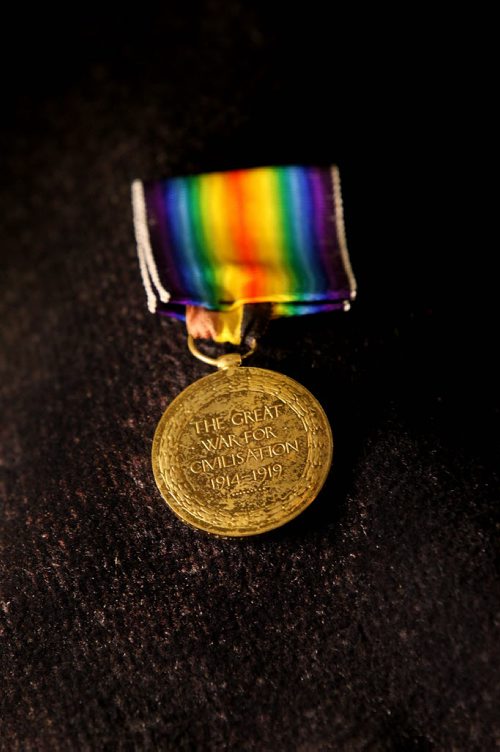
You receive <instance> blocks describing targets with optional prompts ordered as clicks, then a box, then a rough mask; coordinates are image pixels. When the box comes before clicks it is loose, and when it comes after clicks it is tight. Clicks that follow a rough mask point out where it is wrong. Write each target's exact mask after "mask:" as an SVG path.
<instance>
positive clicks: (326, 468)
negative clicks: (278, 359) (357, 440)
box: [151, 366, 335, 538]
mask: <svg viewBox="0 0 500 752" xmlns="http://www.w3.org/2000/svg"><path fill="white" fill-rule="evenodd" d="M225 371H234V372H243V371H259V372H261V373H269V374H272V375H273V376H274V375H278V376H280V377H281V378H284V379H287V380H288V381H290V382H292V384H296V385H297V386H298V387H299V389H300V390H304V391H305V392H307V394H308V395H309V396H310V398H312V400H313V401H314V402H315V403H316V406H317V408H318V410H319V412H320V414H321V415H322V416H323V421H324V424H325V427H326V429H327V433H328V442H327V444H328V459H327V462H325V463H324V464H323V465H322V467H323V470H322V474H321V475H320V476H319V481H318V482H317V484H316V491H315V493H313V494H312V495H311V496H310V497H308V498H307V499H306V500H305V501H304V500H303V501H302V503H301V504H299V505H298V507H297V509H295V510H293V512H292V513H290V514H287V515H286V516H284V517H283V518H281V519H280V520H279V521H278V522H273V523H272V524H270V525H266V526H264V527H260V528H259V529H253V530H252V529H250V530H241V531H238V530H234V529H226V528H220V527H217V526H216V525H213V524H210V523H208V522H207V523H203V522H202V523H201V524H199V523H198V520H196V522H195V521H192V520H191V517H192V515H190V514H189V512H186V511H185V510H183V512H182V513H181V512H180V511H178V510H177V509H176V507H175V506H174V505H173V504H172V503H171V501H170V500H173V502H174V504H175V505H179V506H180V504H179V501H178V499H177V498H176V497H175V495H174V494H173V493H172V492H171V491H170V489H169V488H168V486H167V485H166V483H165V482H164V481H163V478H162V474H161V469H160V464H159V459H158V458H159V451H158V448H159V444H160V442H161V439H162V436H163V428H164V425H165V423H166V421H167V420H168V415H169V413H170V412H171V411H172V410H173V409H174V406H175V404H176V403H177V402H178V401H180V400H181V398H182V399H184V398H185V397H186V396H187V393H189V392H190V391H191V390H193V389H195V388H198V387H199V386H200V385H201V384H202V383H203V382H204V381H207V380H209V381H212V380H213V379H217V378H221V377H222V374H223V373H224V372H225ZM334 446H335V443H334V438H333V432H332V427H331V425H330V421H329V419H328V416H327V414H326V412H325V410H324V408H323V406H322V405H321V403H320V402H319V400H318V399H317V398H316V397H315V396H314V394H312V392H311V391H310V390H309V389H308V388H307V387H305V386H304V385H303V384H301V383H300V382H299V381H297V379H294V378H292V377H291V376H288V375H287V374H283V373H281V372H280V371H274V370H271V369H270V368H259V367H256V366H235V367H231V368H229V369H224V370H222V369H221V370H219V371H215V372H214V373H209V374H207V375H206V376H202V377H201V378H199V379H197V380H196V381H194V382H193V383H192V384H189V385H188V386H187V387H186V388H185V389H183V390H182V391H181V392H179V394H178V395H176V396H175V397H174V399H173V400H172V401H171V402H170V403H169V404H168V405H167V407H166V408H165V410H164V412H163V414H162V416H161V418H160V420H159V421H158V424H157V426H156V429H155V432H154V435H153V441H152V446H151V464H152V467H153V475H154V479H155V483H156V486H157V488H158V490H159V492H160V494H161V496H162V498H163V500H164V502H165V503H166V504H167V506H168V507H169V509H171V510H172V512H173V513H174V514H175V515H176V517H177V518H178V519H180V520H181V521H182V522H184V523H185V524H187V525H189V527H191V528H192V529H194V530H202V531H203V532H206V533H210V534H211V535H216V536H218V537H221V538H243V537H249V536H254V535H260V534H261V533H266V532H270V531H271V530H275V529H277V528H279V527H282V526H283V525H286V524H287V523H288V522H291V521H292V520H293V519H295V517H298V516H299V515H300V514H302V512H304V511H305V510H306V509H307V507H309V506H310V505H311V504H312V502H313V501H315V499H317V497H318V496H319V494H320V492H321V490H322V489H323V487H324V485H325V483H326V480H327V478H328V475H329V474H330V470H331V466H332V461H333V452H334ZM193 520H194V518H193Z"/></svg>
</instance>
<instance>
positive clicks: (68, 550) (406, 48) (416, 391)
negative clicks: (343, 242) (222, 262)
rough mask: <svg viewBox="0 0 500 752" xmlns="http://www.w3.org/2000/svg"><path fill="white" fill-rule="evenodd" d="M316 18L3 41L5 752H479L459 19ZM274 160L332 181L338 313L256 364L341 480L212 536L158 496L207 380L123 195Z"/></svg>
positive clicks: (484, 609)
mask: <svg viewBox="0 0 500 752" xmlns="http://www.w3.org/2000/svg"><path fill="white" fill-rule="evenodd" d="M330 10H331V11H333V14H334V15H333V20H330V19H329V17H328V15H327V14H321V13H320V12H319V11H318V10H317V9H316V8H315V7H314V6H312V5H309V6H308V7H301V8H300V10H297V11H293V10H291V9H290V8H287V7H286V6H278V5H277V4H276V5H275V6H273V8H271V9H269V7H266V5H264V4H263V5H260V4H253V5H251V4H244V3H242V2H240V1H239V0H235V2H231V3H223V2H221V1H220V0H209V1H207V2H200V3H185V4H184V5H183V4H181V3H179V4H177V5H175V6H174V5H172V4H167V5H166V6H165V5H164V6H163V9H162V10H158V9H157V8H155V7H154V6H149V7H148V8H147V9H139V8H138V7H136V8H134V9H133V10H130V11H126V10H123V9H122V10H120V13H119V14H113V13H112V12H111V10H108V11H107V12H104V11H103V10H102V9H101V10H99V11H94V10H93V9H92V8H91V7H88V8H86V10H85V11H83V10H80V11H78V10H75V9H73V10H71V12H70V11H59V12H58V13H57V14H56V13H52V14H50V13H49V14H48V11H47V9H46V8H43V10H42V9H40V10H38V11H31V12H30V13H28V12H27V11H26V10H25V9H24V7H20V8H19V9H17V10H16V9H15V8H14V9H11V10H10V12H9V14H8V17H7V18H6V19H5V24H4V41H3V44H2V51H1V63H2V71H3V74H4V76H3V77H4V83H3V94H2V96H3V103H4V114H3V116H2V127H1V135H0V153H1V175H0V180H1V194H0V198H1V261H2V297H1V335H2V356H1V357H2V359H1V382H0V395H1V399H2V408H1V409H2V413H1V416H2V420H1V424H2V426H1V428H2V454H1V459H2V469H1V473H2V475H1V477H2V499H3V502H2V516H1V540H2V555H1V561H0V578H1V582H0V584H1V590H2V592H1V597H0V607H1V608H0V651H1V652H0V661H1V673H2V680H1V703H2V706H1V721H0V723H1V733H0V739H1V741H0V746H1V749H2V750H9V751H10V750H114V749H117V750H118V749H120V750H135V749H137V750H167V751H170V750H175V751H178V750H179V751H180V750H237V751H238V752H240V751H243V750H249V751H250V750H252V751H253V750H255V751H258V752H264V751H265V752H267V751H268V750H272V751H273V752H288V751H294V752H295V751H297V752H316V751H321V752H323V751H326V750H354V751H358V750H481V751H482V752H484V751H485V750H492V749H493V748H495V729H496V728H497V729H498V707H499V699H500V698H499V694H498V682H497V678H498V658H499V650H498V639H497V635H496V632H495V615H496V613H497V607H498V581H497V578H496V570H495V553H496V550H497V549H496V548H495V544H494V532H495V521H496V520H495V518H496V510H497V503H498V483H497V481H498V475H497V472H496V471H497V464H498V449H499V441H498V422H499V421H498V417H499V410H498V374H497V373H496V372H495V369H494V366H493V362H494V354H495V348H496V343H497V339H498V338H497V334H496V320H495V316H494V313H495V300H494V299H493V298H490V297H488V294H487V291H488V281H489V279H490V273H489V272H488V270H487V269H486V267H485V266H484V263H485V260H486V259H487V256H488V253H490V250H489V247H485V246H484V245H482V244H481V243H479V242H478V235H477V230H478V226H477V224H475V223H474V222H473V221H471V217H470V212H471V200H472V198H473V196H474V194H475V192H476V190H477V184H476V183H475V182H474V180H473V179H472V178H471V176H470V175H469V174H467V170H470V168H471V167H472V168H473V167H474V160H475V159H476V157H477V150H478V143H479V139H478V138H477V134H475V135H474V134H472V132H471V131H470V130H469V129H468V125H467V124H466V122H465V116H466V115H467V113H470V112H471V111H474V112H475V113H476V114H477V112H478V110H477V106H478V103H480V99H481V93H480V92H479V91H478V88H477V86H476V80H475V78H474V72H473V70H471V67H470V66H471V53H470V52H469V50H468V47H467V45H465V44H463V39H464V37H463V33H464V30H465V29H467V34H468V36H467V38H468V39H470V36H471V34H472V35H473V31H472V29H471V27H470V23H471V22H470V19H468V18H467V19H464V21H465V23H464V27H463V29H459V30H458V31H457V28H456V26H455V27H454V28H450V25H449V24H448V23H446V24H444V23H443V24H440V22H439V20H438V19H437V18H436V17H435V15H434V14H432V16H430V17H425V18H424V17H420V16H418V14H417V13H416V11H415V14H414V15H413V16H412V15H411V14H409V15H408V17H407V18H402V17H401V16H398V15H397V14H395V13H394V12H391V13H389V12H387V13H386V14H384V12H383V11H382V10H381V8H379V7H377V8H376V9H374V10H373V11H367V10H364V11H363V12H362V13H361V11H360V12H359V17H358V18H357V19H356V20H355V22H354V23H352V22H351V23H348V22H347V21H346V20H344V19H343V18H342V17H341V15H340V13H339V10H338V8H336V7H335V6H332V7H331V8H330ZM455 21H456V14H455ZM290 162H299V163H300V162H304V163H310V162H318V163H322V164H330V163H332V162H336V163H337V164H339V166H340V170H341V176H342V179H343V192H344V201H345V213H346V225H347V235H348V243H349V246H350V250H351V256H352V262H353V266H354V270H355V273H356V275H357V278H358V284H359V299H358V301H357V302H356V303H355V305H354V306H353V309H352V311H351V312H350V313H349V314H345V315H343V314H332V315H328V316H326V315H325V316H317V317H314V318H303V319H300V320H296V321H291V320H288V321H280V322H276V323H274V324H273V325H272V326H271V328H270V329H269V331H268V333H267V335H266V337H265V339H263V341H262V342H261V346H260V349H259V351H258V354H256V355H255V357H254V359H253V365H256V366H259V365H260V366H265V367H269V368H274V369H275V370H278V371H282V372H283V373H285V374H288V375H289V376H292V377H293V378H296V379H298V380H299V381H301V382H302V383H304V384H305V385H306V386H307V387H308V388H309V389H311V391H312V392H313V393H314V394H315V395H316V396H317V397H318V398H319V399H320V401H321V402H322V403H323V405H324V407H325V409H326V411H327V413H328V415H329V417H330V419H331V422H332V427H333V430H334V435H335V438H336V452H335V457H334V465H333V469H332V473H331V476H330V479H329V481H328V483H327V486H326V488H325V489H324V491H323V492H322V494H321V496H320V497H319V498H318V499H317V500H316V501H315V502H314V504H313V505H312V506H311V507H310V508H309V509H308V510H307V511H306V512H305V513H304V514H303V515H301V516H300V517H299V518H297V519H296V520H294V521H293V522H292V523H290V524H288V525H287V526H285V527H283V528H281V529H279V530H277V531H274V532H272V533H270V534H266V535H263V536H260V537H255V538H249V539H242V540H237V539H235V540H231V539H218V538H215V537H211V536H209V535H206V534H204V533H201V532H196V531H194V530H192V529H190V528H189V527H187V526H185V525H183V524H182V523H181V522H180V521H178V520H177V518H176V517H174V515H173V514H172V513H171V512H170V511H169V509H168V507H167V506H166V505H165V504H164V503H163V501H162V500H161V498H160V496H159V494H158V492H157V490H156V487H155V485H154V481H153V476H152V472H151V468H150V459H149V456H150V448H151V440H152V435H153V432H154V429H155V426H156V423H157V421H158V420H159V418H160V415H161V414H162V412H163V410H164V409H165V407H166V406H167V405H168V403H169V401H170V400H171V399H172V398H173V397H174V396H175V395H177V394H178V393H179V392H180V391H181V390H182V389H183V388H184V387H186V386H187V385H188V384H190V383H192V382H193V381H194V380H195V379H197V378H199V377H201V376H202V375H204V374H206V373H208V372H209V369H208V368H205V367H204V366H203V365H202V364H201V363H199V362H198V361H196V360H194V359H193V358H192V357H191V356H190V355H189V354H188V353H187V350H186V345H185V334H184V331H183V326H182V325H181V324H179V323H178V322H173V321H166V320H164V321H159V320H157V319H155V317H153V316H151V315H150V314H149V313H148V312H147V309H146V305H145V296H144V292H143V289H142V286H141V282H140V277H139V271H138V265H137V261H136V256H135V247H134V238H133V230H132V222H131V209H130V203H129V189H130V182H131V181H132V179H134V178H136V177H142V178H152V177H160V176H166V175H175V174H183V173H186V172H190V171H202V170H207V169H222V168H226V167H241V166H247V165H248V166H251V165H263V164H273V163H285V164H286V163H290ZM490 247H491V246H490Z"/></svg>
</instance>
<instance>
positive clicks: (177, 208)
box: [132, 166, 356, 344]
mask: <svg viewBox="0 0 500 752" xmlns="http://www.w3.org/2000/svg"><path fill="white" fill-rule="evenodd" d="M132 202H133V211H134V226H135V234H136V240H137V249H138V256H139V264H140V270H141V275H142V280H143V284H144V288H145V290H146V295H147V302H148V308H149V310H150V311H151V312H152V313H155V312H156V313H159V314H162V315H167V316H173V317H176V318H181V319H186V320H187V325H188V331H189V332H190V334H192V335H193V336H195V337H200V336H205V337H207V338H210V339H214V340H215V341H217V342H223V341H228V342H232V343H234V344H239V343H240V341H241V338H242V332H243V329H244V327H245V325H248V320H249V318H252V314H250V317H249V314H248V311H250V312H254V313H255V315H256V317H257V318H258V317H259V316H260V317H262V316H267V317H268V318H269V317H270V318H276V317H279V316H294V315H303V314H309V313H318V312H320V311H332V310H337V309H340V310H346V309H347V308H349V302H350V301H351V300H353V299H354V297H355V295H356V282H355V279H354V275H353V272H352V269H351V264H350V260H349V253H348V250H347V245H346V239H345V232H344V221H343V209H342V197H341V190H340V176H339V171H338V168H337V167H336V166H333V167H331V168H324V167H305V166H286V167H259V168H252V169H245V170H231V171H228V172H212V173H206V174H200V175H191V176H186V177H174V178H167V179H164V180H154V181H145V182H143V181H140V180H136V181H134V183H133V184H132ZM245 322H246V324H245Z"/></svg>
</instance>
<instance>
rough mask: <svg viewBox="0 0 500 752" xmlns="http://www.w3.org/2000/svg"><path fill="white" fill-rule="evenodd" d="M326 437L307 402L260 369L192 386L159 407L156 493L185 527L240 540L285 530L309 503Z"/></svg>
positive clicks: (323, 467) (296, 389) (322, 468)
mask: <svg viewBox="0 0 500 752" xmlns="http://www.w3.org/2000/svg"><path fill="white" fill-rule="evenodd" d="M332 452H333V440H332V433H331V430H330V425H329V423H328V419H327V417H326V415H325V413H324V411H323V409H322V407H321V405H320V404H319V402H318V401H317V400H316V399H315V397H313V395H312V394H311V393H310V392H309V391H308V390H307V389H306V388H305V387H303V386H302V385H301V384H299V383H298V382H297V381H294V380H293V379H290V378H289V377H288V376H284V375H283V374H280V373H276V372H275V371H268V370H265V369H263V368H239V367H234V368H228V369H225V370H220V371H218V372H217V373H213V374H211V375H210V376H205V378H202V379H200V380H199V381H196V382H195V383H194V384H191V386H189V387H188V388H187V389H185V390H184V391H183V392H182V393H181V394H180V395H179V396H178V397H177V398H176V399H175V400H174V401H173V402H172V403H171V404H170V405H169V407H168V408H167V410H166V411H165V413H164V414H163V416H162V418H161V420H160V422H159V424H158V427H157V429H156V432H155V436H154V440H153V450H152V462H153V471H154V475H155V480H156V483H157V485H158V488H159V489H160V492H161V494H162V496H163V498H164V499H165V501H166V502H167V504H168V505H169V506H170V507H171V508H172V510H173V511H174V512H175V514H177V515H178V516H179V517H180V518H181V519H182V520H184V522H187V523H188V524H189V525H192V526H194V527H197V528H201V529H203V530H206V531H208V532H210V533H215V534H217V535H224V536H242V535H254V534H256V533H263V532H265V531H266V530H271V529H273V528H275V527H279V526H280V525H283V524H284V523H285V522H288V521H289V520H291V519H292V518H293V517H296V516H297V515H298V514H300V512H302V511H303V510H304V509H305V508H306V507H307V506H308V505H309V504H310V503H311V502H312V501H313V500H314V499H315V497H316V496H317V494H318V492H319V490H320V489H321V486H322V485H323V483H324V481H325V479H326V476H327V475H328V471H329V468H330V465H331V460H332Z"/></svg>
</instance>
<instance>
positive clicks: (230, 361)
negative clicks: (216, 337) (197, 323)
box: [187, 334, 257, 368]
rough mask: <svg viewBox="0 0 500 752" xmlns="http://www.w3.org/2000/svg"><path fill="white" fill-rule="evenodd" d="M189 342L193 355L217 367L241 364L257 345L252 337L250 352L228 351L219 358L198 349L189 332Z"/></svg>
mask: <svg viewBox="0 0 500 752" xmlns="http://www.w3.org/2000/svg"><path fill="white" fill-rule="evenodd" d="M187 343H188V347H189V352H190V353H191V355H194V357H195V358H198V360H202V361H203V363H208V365H209V366H216V368H230V367H231V366H239V365H240V364H241V361H242V360H244V358H248V356H249V355H252V353H254V352H255V349H256V347H257V340H256V339H255V338H254V337H252V339H251V340H250V343H249V349H248V352H246V353H243V355H241V354H240V353H226V354H225V355H219V357H218V358H210V357H209V356H208V355H205V354H204V353H202V352H201V350H198V348H197V347H196V345H195V342H194V339H193V337H192V336H191V334H188V338H187Z"/></svg>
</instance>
